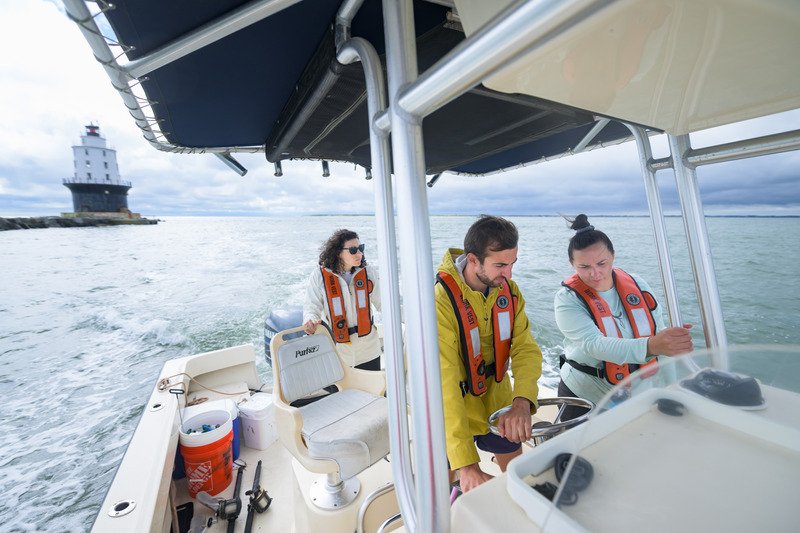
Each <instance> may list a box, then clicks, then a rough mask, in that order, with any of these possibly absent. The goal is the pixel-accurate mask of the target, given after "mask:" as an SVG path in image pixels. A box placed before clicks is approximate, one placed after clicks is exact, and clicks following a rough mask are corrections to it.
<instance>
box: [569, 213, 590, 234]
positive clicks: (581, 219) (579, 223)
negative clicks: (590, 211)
mask: <svg viewBox="0 0 800 533" xmlns="http://www.w3.org/2000/svg"><path fill="white" fill-rule="evenodd" d="M589 225H590V224H589V217H587V216H586V215H584V214H583V213H581V214H580V215H578V216H576V217H575V220H573V221H572V225H570V228H572V229H574V230H575V231H577V230H579V229H583V228H585V227H588V226H589Z"/></svg>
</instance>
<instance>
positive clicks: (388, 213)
mask: <svg viewBox="0 0 800 533" xmlns="http://www.w3.org/2000/svg"><path fill="white" fill-rule="evenodd" d="M337 59H338V60H339V61H340V62H341V63H343V64H349V63H352V62H353V61H356V60H360V61H361V65H362V66H363V67H364V78H365V80H366V86H367V112H368V114H369V117H370V123H371V122H372V120H371V119H372V117H375V116H376V115H377V114H378V113H380V112H381V111H383V110H384V109H386V88H385V85H384V82H383V68H382V67H381V62H380V58H379V57H378V53H377V52H376V51H375V48H374V47H373V46H372V45H371V44H370V43H369V41H367V40H365V39H362V38H360V37H355V38H352V39H350V40H348V41H347V42H345V43H344V44H343V45H342V46H341V48H340V49H339V52H338V54H337ZM369 146H370V156H371V158H372V165H373V168H372V181H373V183H374V185H373V187H374V188H373V190H374V194H375V222H376V224H375V225H376V227H377V232H378V233H377V237H378V238H377V241H378V258H379V259H380V265H379V271H380V279H381V280H382V281H383V283H381V312H382V314H383V323H384V330H383V337H384V354H385V355H386V399H387V402H388V404H389V451H390V453H391V454H392V473H393V475H394V479H395V481H396V483H397V494H398V496H397V501H398V504H399V505H400V510H401V511H402V512H403V516H405V517H406V519H405V522H406V524H408V525H409V531H414V525H415V524H416V511H415V509H416V505H415V500H414V482H413V479H414V477H413V474H412V468H411V447H410V445H409V440H410V439H409V436H408V412H407V409H408V408H407V401H406V382H405V364H404V362H405V358H404V357H403V339H402V329H401V324H400V323H401V320H400V294H399V287H400V281H399V275H398V272H397V244H396V241H395V227H394V202H393V201H392V186H391V183H390V179H391V165H390V155H389V154H390V153H389V139H388V134H387V133H385V132H382V131H379V130H378V129H376V128H372V127H370V128H369Z"/></svg>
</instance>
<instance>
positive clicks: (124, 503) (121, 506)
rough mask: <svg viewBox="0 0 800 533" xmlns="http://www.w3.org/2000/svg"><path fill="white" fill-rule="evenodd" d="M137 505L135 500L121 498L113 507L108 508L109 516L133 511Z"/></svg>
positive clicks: (122, 514) (123, 514)
mask: <svg viewBox="0 0 800 533" xmlns="http://www.w3.org/2000/svg"><path fill="white" fill-rule="evenodd" d="M135 507H136V502H135V501H133V500H120V501H118V502H117V503H115V504H114V505H112V506H111V509H109V510H108V516H112V517H115V518H116V517H117V516H125V515H126V514H128V513H130V512H131V511H133V509H134V508H135Z"/></svg>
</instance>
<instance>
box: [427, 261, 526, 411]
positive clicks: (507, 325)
mask: <svg viewBox="0 0 800 533" xmlns="http://www.w3.org/2000/svg"><path fill="white" fill-rule="evenodd" d="M436 279H437V280H438V282H439V283H441V284H442V287H444V289H445V292H446V293H447V295H448V296H449V297H450V302H451V303H452V304H453V309H454V310H455V312H456V313H455V314H456V321H457V322H458V329H459V332H460V334H461V358H462V360H463V362H464V369H465V370H466V374H467V379H466V381H464V382H462V383H461V392H462V394H466V393H467V392H469V393H471V394H472V395H473V396H480V395H481V394H483V393H484V392H486V390H487V389H486V377H487V376H488V375H490V374H494V380H495V381H496V382H497V383H500V382H501V381H503V377H504V376H505V374H506V371H508V366H509V362H510V360H511V359H510V353H511V337H512V334H513V331H514V313H515V309H516V306H517V305H516V298H515V297H512V295H511V287H510V286H509V284H508V280H507V279H503V283H502V284H501V285H500V294H498V295H497V300H495V303H494V305H493V306H492V331H493V335H492V338H493V342H494V363H491V364H489V365H488V366H487V365H486V362H485V361H484V360H483V354H482V353H481V335H480V330H479V328H478V319H477V318H476V317H475V311H474V310H473V309H472V306H471V305H470V304H469V302H468V301H467V300H466V299H465V298H464V295H463V293H462V292H461V288H460V287H459V286H458V283H457V282H456V280H455V279H453V276H451V275H450V274H448V273H447V272H444V271H440V272H439V273H438V275H437V276H436Z"/></svg>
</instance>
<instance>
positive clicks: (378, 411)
mask: <svg viewBox="0 0 800 533" xmlns="http://www.w3.org/2000/svg"><path fill="white" fill-rule="evenodd" d="M299 329H300V328H295V329H293V330H286V331H283V332H280V333H278V334H277V335H275V337H274V338H273V339H272V347H271V352H272V354H273V365H274V368H273V371H274V375H275V391H276V393H277V394H276V395H275V408H276V413H275V414H276V422H277V425H278V428H277V429H278V434H279V436H280V439H281V442H282V443H283V445H284V446H285V447H286V448H287V449H288V450H289V452H290V453H291V454H292V455H294V457H295V458H296V459H297V460H298V461H299V462H300V463H301V464H302V465H303V466H304V467H305V468H306V469H307V470H308V471H311V472H317V473H322V474H329V475H330V474H338V477H339V478H340V479H342V480H346V479H349V478H352V477H354V476H355V475H356V474H358V473H359V472H361V471H363V470H364V469H366V468H368V467H369V466H371V465H373V464H375V463H376V462H377V461H379V460H380V459H381V458H383V457H384V456H386V455H387V454H388V453H389V420H388V405H387V401H386V398H385V397H384V396H383V392H384V391H385V388H386V384H385V383H386V381H385V374H384V373H383V372H371V371H365V370H359V369H354V368H350V367H348V366H347V365H344V364H343V363H342V361H341V359H340V358H339V355H338V353H337V352H336V347H335V344H334V342H333V339H332V338H331V336H330V334H329V333H328V332H327V330H325V329H324V328H317V332H316V333H315V334H314V335H308V336H303V337H299V338H293V339H286V340H284V336H286V337H289V336H290V334H291V333H293V332H296V331H298V330H299ZM329 385H336V386H337V387H338V388H339V392H337V393H334V394H331V395H329V396H325V397H323V398H321V399H319V400H317V401H315V402H313V403H310V404H308V405H304V406H302V407H293V406H291V405H290V404H291V402H293V401H295V400H297V399H300V398H304V397H306V396H308V395H309V394H311V393H313V392H315V391H318V390H319V389H322V388H323V387H326V386H329ZM332 482H333V481H332Z"/></svg>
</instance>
